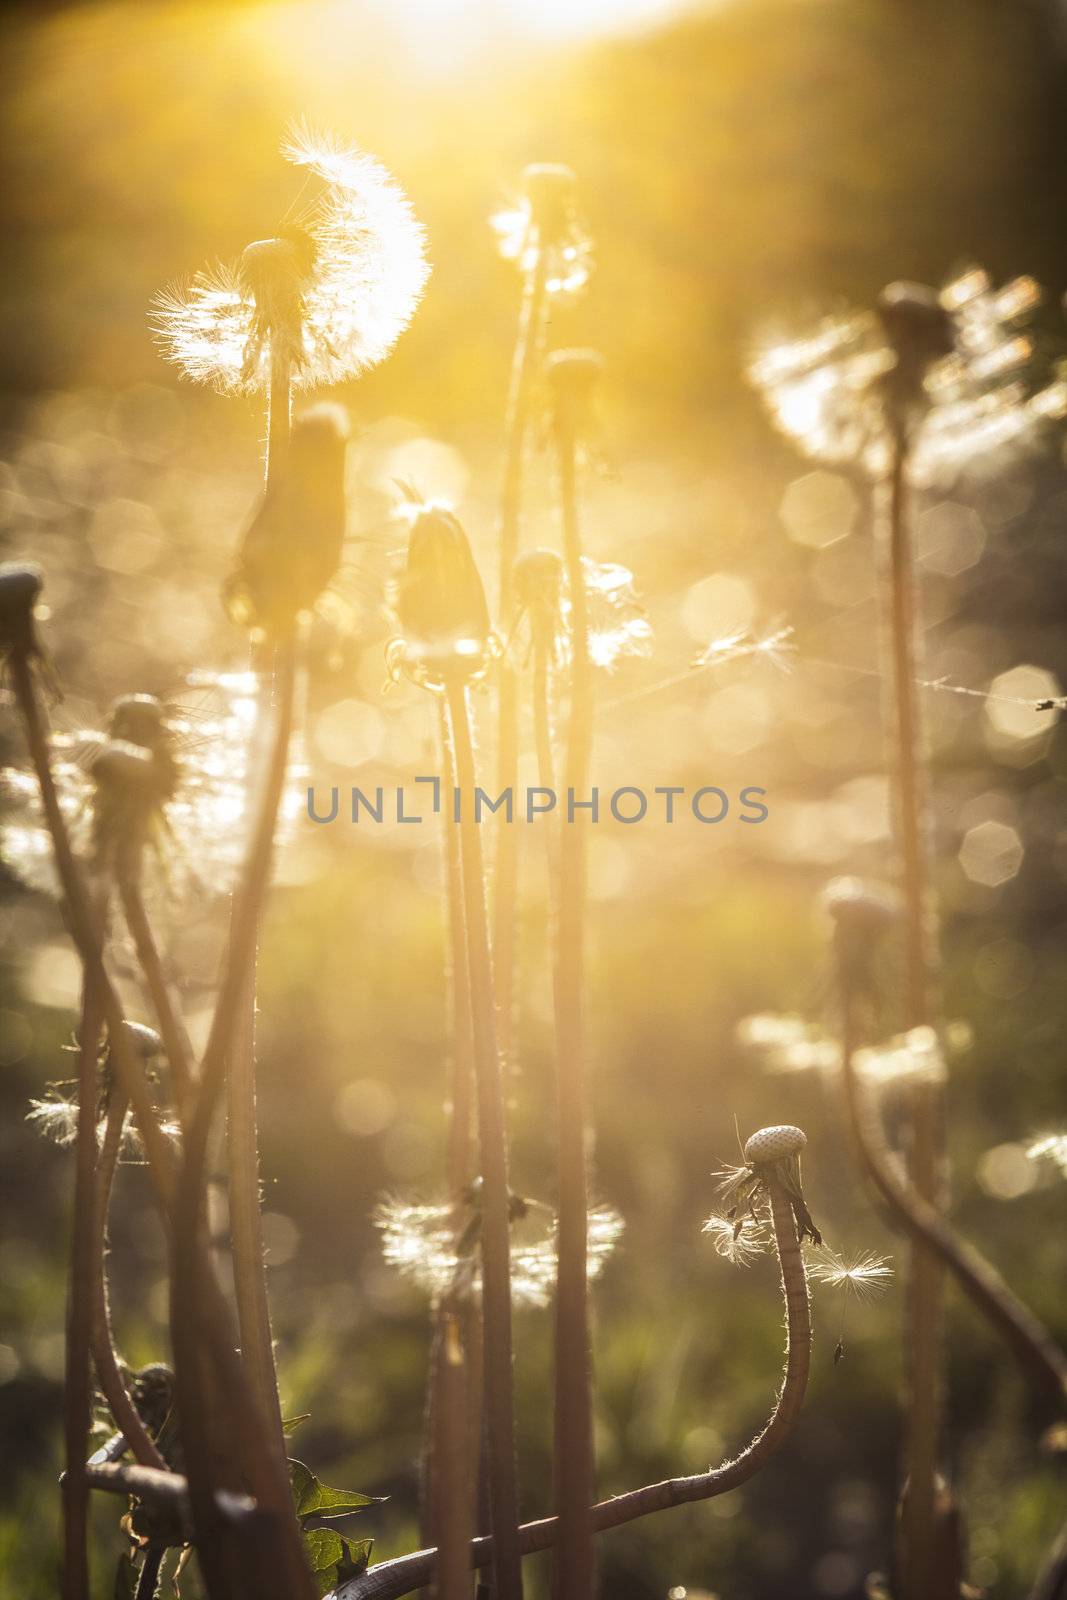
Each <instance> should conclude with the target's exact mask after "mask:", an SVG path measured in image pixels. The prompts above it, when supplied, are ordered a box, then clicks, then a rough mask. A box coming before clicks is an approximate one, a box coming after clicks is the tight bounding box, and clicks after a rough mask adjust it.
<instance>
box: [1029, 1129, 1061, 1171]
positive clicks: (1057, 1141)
mask: <svg viewBox="0 0 1067 1600" xmlns="http://www.w3.org/2000/svg"><path fill="white" fill-rule="evenodd" d="M1026 1154H1027V1155H1028V1156H1029V1158H1030V1160H1031V1161H1051V1162H1053V1163H1054V1164H1055V1165H1056V1166H1057V1167H1059V1169H1060V1171H1061V1172H1062V1173H1063V1174H1064V1176H1065V1177H1067V1133H1046V1134H1043V1135H1042V1137H1041V1138H1040V1139H1035V1140H1034V1142H1033V1144H1031V1145H1029V1146H1028V1147H1027V1151H1026Z"/></svg>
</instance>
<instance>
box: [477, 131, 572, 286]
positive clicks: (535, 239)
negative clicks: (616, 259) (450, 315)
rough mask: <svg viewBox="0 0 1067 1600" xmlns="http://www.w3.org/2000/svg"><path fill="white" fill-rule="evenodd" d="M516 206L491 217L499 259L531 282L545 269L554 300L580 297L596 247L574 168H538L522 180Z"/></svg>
mask: <svg viewBox="0 0 1067 1600" xmlns="http://www.w3.org/2000/svg"><path fill="white" fill-rule="evenodd" d="M522 188H523V193H522V197H521V199H520V200H519V201H518V202H517V204H515V205H513V206H510V207H508V208H507V209H506V210H503V211H500V212H498V213H497V214H496V216H494V217H492V218H491V219H490V220H491V224H492V227H493V230H494V232H495V233H496V235H497V242H498V247H499V250H500V254H501V255H502V256H503V257H504V259H505V260H506V261H514V262H516V263H517V265H518V267H519V269H520V271H521V272H523V273H524V274H525V275H527V276H529V275H530V274H531V273H533V272H534V270H535V269H536V268H537V267H538V265H539V264H543V267H544V278H545V289H546V290H547V292H548V293H549V294H551V295H568V294H576V293H577V292H578V291H579V290H580V289H583V288H584V287H585V285H586V284H587V283H588V281H589V275H590V272H591V270H592V258H593V247H592V241H591V240H590V238H589V236H588V234H587V232H586V230H585V228H584V227H583V226H582V224H581V222H580V220H579V217H578V213H577V209H576V204H575V199H576V193H577V182H576V179H575V176H574V173H573V172H572V171H571V169H570V167H564V166H557V165H555V164H552V163H542V162H539V163H535V164H534V165H533V166H529V167H527V168H526V171H525V172H524V173H523V176H522Z"/></svg>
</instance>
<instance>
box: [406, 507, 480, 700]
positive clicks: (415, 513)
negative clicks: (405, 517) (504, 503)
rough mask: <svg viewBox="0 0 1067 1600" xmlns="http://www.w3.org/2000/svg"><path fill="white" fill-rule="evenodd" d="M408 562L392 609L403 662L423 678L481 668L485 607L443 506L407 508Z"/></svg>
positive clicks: (466, 548) (457, 529) (463, 538)
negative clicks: (398, 633)
mask: <svg viewBox="0 0 1067 1600" xmlns="http://www.w3.org/2000/svg"><path fill="white" fill-rule="evenodd" d="M409 515H410V517H411V532H410V535H409V538H408V552H407V561H406V564H405V567H404V571H403V574H402V576H401V578H400V580H399V583H398V584H397V590H396V599H395V605H394V609H395V611H396V615H397V618H398V620H399V622H400V626H401V628H402V629H403V633H404V638H403V641H402V644H403V660H404V661H405V662H406V663H407V665H408V666H409V668H412V669H414V670H415V672H416V674H417V675H418V676H420V677H421V678H422V679H423V681H426V682H431V683H432V682H438V683H440V682H441V681H443V679H444V678H445V677H447V676H448V675H450V674H456V675H458V676H461V677H466V676H471V675H472V674H474V673H477V672H479V671H482V670H483V669H484V666H485V658H486V655H487V653H488V650H489V645H490V626H489V607H488V605H487V603H486V598H485V588H484V586H483V584H482V580H481V576H480V574H479V572H478V568H477V566H476V565H475V561H474V555H473V552H472V551H471V547H470V541H469V540H468V538H467V535H466V533H465V532H464V531H463V527H462V525H461V523H460V522H459V519H458V518H457V517H456V516H455V515H454V514H453V513H452V512H451V511H449V510H447V509H446V508H445V507H443V506H434V505H429V506H419V507H414V508H411V510H410V512H409Z"/></svg>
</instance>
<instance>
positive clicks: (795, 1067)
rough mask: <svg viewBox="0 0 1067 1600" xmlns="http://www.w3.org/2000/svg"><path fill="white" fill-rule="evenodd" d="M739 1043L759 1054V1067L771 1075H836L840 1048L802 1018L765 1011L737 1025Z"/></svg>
mask: <svg viewBox="0 0 1067 1600" xmlns="http://www.w3.org/2000/svg"><path fill="white" fill-rule="evenodd" d="M737 1040H738V1043H739V1044H741V1045H743V1046H744V1047H745V1048H746V1049H749V1050H754V1051H756V1052H757V1053H758V1054H759V1057H760V1065H761V1066H762V1067H764V1068H765V1069H766V1070H768V1071H770V1072H833V1071H836V1069H837V1066H838V1064H839V1062H840V1059H841V1047H840V1045H839V1044H838V1042H837V1041H836V1040H835V1039H828V1038H827V1037H826V1036H825V1035H824V1034H822V1033H820V1032H819V1030H818V1029H817V1028H815V1027H814V1026H813V1025H812V1024H811V1023H810V1022H805V1021H804V1019H803V1018H802V1017H797V1016H788V1015H787V1016H778V1015H775V1014H773V1013H771V1012H763V1013H760V1014H757V1015H755V1016H751V1017H744V1018H743V1019H742V1020H741V1022H739V1023H738V1025H737Z"/></svg>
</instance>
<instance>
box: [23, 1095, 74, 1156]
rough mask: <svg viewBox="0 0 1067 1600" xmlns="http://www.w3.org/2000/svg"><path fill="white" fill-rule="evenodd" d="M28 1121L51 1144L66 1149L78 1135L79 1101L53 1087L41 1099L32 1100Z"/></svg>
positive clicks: (27, 1115) (27, 1114) (27, 1116)
mask: <svg viewBox="0 0 1067 1600" xmlns="http://www.w3.org/2000/svg"><path fill="white" fill-rule="evenodd" d="M26 1121H27V1122H28V1123H30V1124H31V1126H32V1127H33V1128H34V1130H35V1131H36V1132H37V1133H39V1134H40V1135H41V1137H42V1138H44V1139H47V1140H48V1141H49V1143H50V1144H56V1145H59V1146H60V1148H62V1149H65V1148H67V1147H68V1146H69V1145H72V1144H73V1143H74V1141H75V1139H76V1138H77V1136H78V1102H77V1100H76V1099H74V1098H73V1097H71V1096H68V1095H65V1094H63V1093H62V1092H61V1091H60V1090H59V1089H58V1088H57V1089H52V1090H50V1091H49V1092H48V1094H46V1095H42V1096H41V1098H40V1099H36V1100H31V1101H30V1108H29V1110H28V1111H27V1113H26Z"/></svg>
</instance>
